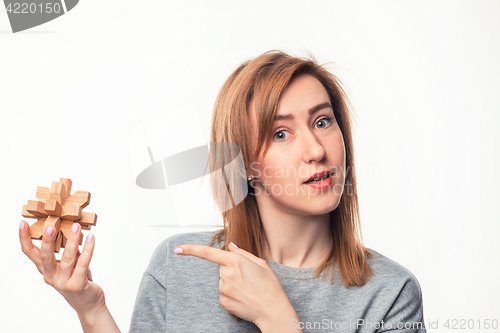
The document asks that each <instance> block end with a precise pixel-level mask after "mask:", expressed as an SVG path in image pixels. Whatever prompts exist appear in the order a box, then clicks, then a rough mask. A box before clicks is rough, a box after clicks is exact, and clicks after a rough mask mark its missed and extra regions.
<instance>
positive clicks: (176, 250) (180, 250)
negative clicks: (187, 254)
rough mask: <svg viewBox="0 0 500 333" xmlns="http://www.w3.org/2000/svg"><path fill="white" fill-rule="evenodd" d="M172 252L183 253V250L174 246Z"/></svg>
mask: <svg viewBox="0 0 500 333" xmlns="http://www.w3.org/2000/svg"><path fill="white" fill-rule="evenodd" d="M174 253H176V254H182V253H184V250H183V249H182V248H180V247H178V248H176V249H175V250H174Z"/></svg>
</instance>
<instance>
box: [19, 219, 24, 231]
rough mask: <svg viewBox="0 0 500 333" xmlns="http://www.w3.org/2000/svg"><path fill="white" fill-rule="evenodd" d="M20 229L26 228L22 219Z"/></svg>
mask: <svg viewBox="0 0 500 333" xmlns="http://www.w3.org/2000/svg"><path fill="white" fill-rule="evenodd" d="M19 229H21V230H24V221H21V223H19Z"/></svg>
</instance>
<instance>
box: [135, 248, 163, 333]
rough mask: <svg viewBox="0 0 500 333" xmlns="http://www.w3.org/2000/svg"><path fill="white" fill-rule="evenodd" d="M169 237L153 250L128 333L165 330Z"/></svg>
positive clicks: (150, 332) (140, 286)
mask: <svg viewBox="0 0 500 333" xmlns="http://www.w3.org/2000/svg"><path fill="white" fill-rule="evenodd" d="M169 244H170V239H166V240H165V241H163V242H162V243H161V244H160V245H158V247H157V248H156V250H155V251H154V253H153V255H152V257H151V260H150V262H149V265H148V267H147V269H146V271H145V272H144V274H143V276H142V280H141V283H140V285H139V291H138V292H137V298H136V300H135V305H134V310H133V312H132V319H131V323H130V330H129V332H130V333H139V332H141V333H143V332H144V333H154V332H165V331H166V313H165V311H166V310H165V309H166V305H167V304H166V302H167V290H166V287H165V286H166V278H167V277H166V276H167V274H166V270H167V266H168V265H167V262H168V259H167V258H168V255H169V252H170V251H169V246H170V245H169Z"/></svg>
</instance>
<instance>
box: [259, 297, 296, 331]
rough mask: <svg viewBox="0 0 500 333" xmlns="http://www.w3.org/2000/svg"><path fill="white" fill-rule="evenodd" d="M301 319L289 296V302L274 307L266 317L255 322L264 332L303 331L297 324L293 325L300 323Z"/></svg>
mask: <svg viewBox="0 0 500 333" xmlns="http://www.w3.org/2000/svg"><path fill="white" fill-rule="evenodd" d="M299 321H300V319H299V316H298V315H297V312H296V311H295V308H294V307H293V305H292V303H290V301H289V300H288V298H287V302H285V303H283V305H281V306H276V307H274V308H273V311H272V312H270V313H268V315H267V316H266V317H264V318H263V319H262V320H261V321H260V322H258V323H255V324H256V325H257V326H258V327H259V329H260V330H261V332H263V333H267V332H273V333H284V332H302V329H298V328H297V326H296V325H293V323H298V322H299Z"/></svg>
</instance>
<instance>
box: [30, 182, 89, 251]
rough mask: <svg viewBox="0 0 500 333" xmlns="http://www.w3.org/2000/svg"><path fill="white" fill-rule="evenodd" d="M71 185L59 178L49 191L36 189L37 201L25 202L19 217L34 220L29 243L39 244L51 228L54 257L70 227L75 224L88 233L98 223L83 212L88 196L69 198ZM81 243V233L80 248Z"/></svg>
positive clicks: (41, 188)
mask: <svg viewBox="0 0 500 333" xmlns="http://www.w3.org/2000/svg"><path fill="white" fill-rule="evenodd" d="M71 185H72V182H71V179H67V178H61V179H60V180H59V181H58V182H53V183H52V187H51V188H50V189H49V188H48V187H44V186H38V188H37V190H36V197H37V199H38V201H37V200H28V203H27V204H26V205H24V206H23V211H22V213H21V215H22V216H23V217H26V218H33V219H37V221H36V222H35V223H33V224H32V225H31V226H30V233H31V239H38V240H41V239H42V236H43V233H44V232H45V229H46V228H47V227H52V228H54V233H55V234H56V235H57V236H56V243H55V248H54V252H56V253H59V250H60V249H61V247H65V246H66V241H67V239H68V237H69V235H70V234H71V227H72V226H73V223H75V222H78V223H79V224H80V225H81V226H82V229H83V230H90V228H91V227H92V226H95V225H96V221H97V215H96V214H95V213H87V212H82V209H83V208H85V207H87V206H88V204H89V203H90V193H89V192H86V191H76V192H75V193H73V194H71V195H70V193H71ZM82 242H83V234H82V233H80V245H82Z"/></svg>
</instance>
